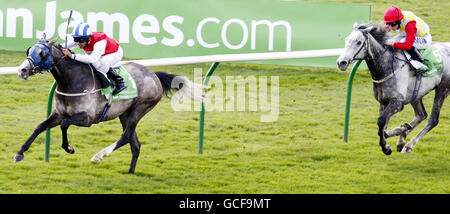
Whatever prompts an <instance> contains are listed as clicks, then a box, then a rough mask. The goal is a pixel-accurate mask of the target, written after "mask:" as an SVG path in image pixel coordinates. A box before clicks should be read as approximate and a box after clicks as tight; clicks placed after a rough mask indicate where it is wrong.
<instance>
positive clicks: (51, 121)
mask: <svg viewBox="0 0 450 214" xmlns="http://www.w3.org/2000/svg"><path fill="white" fill-rule="evenodd" d="M60 122H61V117H60V115H59V114H56V113H55V112H53V113H52V114H51V115H50V117H48V118H47V120H45V121H44V122H42V123H41V124H39V125H38V126H37V128H36V129H35V130H34V132H33V134H32V135H31V136H30V137H29V138H28V140H27V141H26V142H25V143H24V144H23V145H22V148H21V149H20V151H19V152H17V154H16V155H15V156H14V162H20V161H22V160H23V158H24V155H23V153H24V152H25V151H27V150H28V149H29V148H30V146H31V144H32V143H33V141H34V140H35V139H36V137H37V136H38V135H39V134H41V133H42V132H43V131H45V130H47V129H51V128H53V127H55V126H57V125H58V124H59V123H60Z"/></svg>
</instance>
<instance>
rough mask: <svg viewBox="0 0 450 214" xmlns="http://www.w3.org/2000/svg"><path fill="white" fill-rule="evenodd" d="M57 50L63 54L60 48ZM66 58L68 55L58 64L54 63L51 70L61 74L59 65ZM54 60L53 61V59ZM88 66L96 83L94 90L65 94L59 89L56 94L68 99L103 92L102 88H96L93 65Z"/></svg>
mask: <svg viewBox="0 0 450 214" xmlns="http://www.w3.org/2000/svg"><path fill="white" fill-rule="evenodd" d="M56 49H58V50H59V51H61V53H62V50H60V49H59V48H56ZM65 57H66V55H64V56H63V57H62V58H61V59H60V60H58V61H57V62H56V63H52V66H51V67H50V70H51V69H55V70H56V71H57V72H58V73H60V72H59V69H58V66H57V65H58V64H59V63H61V62H62V61H63V60H64V58H65ZM52 60H53V59H52ZM88 65H89V68H90V69H91V74H92V79H93V81H94V87H92V89H91V90H90V91H88V90H84V91H83V92H81V93H64V92H61V91H58V89H55V92H56V93H57V94H59V95H62V96H66V97H79V96H85V95H88V94H95V93H97V92H99V91H101V88H99V89H95V88H96V87H95V76H94V70H93V69H92V65H91V64H88Z"/></svg>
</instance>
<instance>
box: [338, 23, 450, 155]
mask: <svg viewBox="0 0 450 214" xmlns="http://www.w3.org/2000/svg"><path fill="white" fill-rule="evenodd" d="M390 38H391V34H390V33H388V32H387V31H386V30H384V28H383V26H382V25H379V24H374V25H357V24H355V25H354V30H353V32H351V33H350V35H349V36H348V37H347V38H346V40H345V49H344V52H343V53H342V54H341V55H340V56H339V58H338V60H337V65H338V67H339V69H340V70H342V71H345V70H346V69H347V68H348V66H349V65H350V64H351V63H353V62H354V61H355V60H365V61H366V63H367V66H368V68H369V71H370V74H371V76H372V81H373V93H374V96H375V99H376V100H377V101H378V102H379V103H380V112H379V114H380V115H379V117H378V122H377V123H378V135H379V136H380V146H381V148H382V150H383V152H384V154H386V155H390V154H391V153H392V149H391V147H390V146H389V145H387V144H386V138H388V137H393V136H399V135H400V137H399V140H398V141H397V151H398V152H402V153H411V152H412V149H413V148H414V146H415V145H416V144H417V143H418V142H419V140H420V139H421V138H422V137H423V136H424V135H425V134H426V133H427V132H429V131H430V130H431V129H432V128H434V127H435V126H436V125H437V124H438V122H439V112H440V110H441V107H442V104H443V102H444V100H445V98H446V97H447V96H448V95H449V94H450V47H449V46H448V45H445V44H443V43H433V44H432V46H434V47H435V48H437V49H438V50H439V51H440V53H441V56H442V60H443V63H444V71H443V72H442V73H441V74H438V75H434V76H430V77H423V78H422V83H421V87H420V88H419V89H418V90H417V88H416V87H415V83H416V75H415V71H413V70H412V67H411V66H410V65H409V63H408V60H407V58H406V55H405V54H404V53H403V51H402V50H398V49H393V48H392V47H390V46H389V47H386V46H385V45H384V44H385V41H386V40H388V39H390ZM432 90H435V97H434V103H433V108H432V112H431V117H430V118H429V119H428V123H427V124H426V126H425V127H424V128H423V130H422V131H420V132H419V133H418V134H417V135H416V136H415V137H413V138H412V139H411V141H410V142H409V143H408V144H406V142H405V139H406V136H407V135H408V134H409V133H410V132H411V131H412V130H413V129H414V128H415V127H416V126H417V125H418V124H419V123H420V122H422V121H423V120H425V119H426V118H427V112H426V110H425V108H424V106H423V102H422V97H423V96H425V95H427V94H428V93H429V92H430V91H432ZM406 104H411V105H412V107H413V109H414V112H415V117H414V119H413V120H412V122H410V123H409V124H408V123H405V124H403V125H401V126H399V127H396V128H394V129H392V130H390V131H388V132H385V130H386V127H387V125H388V123H389V119H390V118H391V116H392V115H394V114H395V113H397V112H400V111H402V110H403V107H404V105H406Z"/></svg>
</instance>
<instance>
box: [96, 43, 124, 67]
mask: <svg viewBox="0 0 450 214" xmlns="http://www.w3.org/2000/svg"><path fill="white" fill-rule="evenodd" d="M122 57H123V50H122V48H121V47H120V46H119V50H117V52H115V53H110V54H108V55H103V56H101V57H100V60H98V61H97V62H94V63H92V65H93V66H94V67H95V69H97V70H98V71H100V72H102V73H104V74H106V73H107V72H108V71H109V68H111V67H113V68H115V67H119V66H120V65H121V63H120V61H121V60H122Z"/></svg>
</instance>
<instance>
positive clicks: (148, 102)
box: [14, 38, 205, 173]
mask: <svg viewBox="0 0 450 214" xmlns="http://www.w3.org/2000/svg"><path fill="white" fill-rule="evenodd" d="M55 42H56V39H55V40H53V41H51V42H48V41H45V38H43V39H41V42H40V43H38V44H36V45H34V46H33V47H32V51H33V56H32V57H30V54H31V53H27V55H28V58H27V59H26V60H24V62H23V63H22V64H21V65H20V66H19V70H18V75H19V76H20V77H21V78H23V79H27V78H28V77H29V76H31V75H33V74H35V73H37V72H42V70H44V69H48V70H50V72H51V74H52V75H53V77H54V79H55V81H56V83H57V88H56V90H57V91H58V92H60V93H56V94H55V109H54V110H53V112H52V114H51V115H50V116H49V117H48V119H47V120H45V121H44V122H42V123H41V124H39V125H38V127H37V128H36V129H35V130H34V132H33V134H32V135H31V136H30V137H29V138H28V140H27V141H26V142H25V143H24V144H23V146H22V148H21V149H20V151H19V152H18V153H17V154H16V155H15V157H14V161H15V162H19V161H22V160H23V158H24V152H25V151H27V150H28V149H29V147H30V146H31V143H32V142H33V141H34V140H35V138H36V137H37V136H38V135H39V134H40V133H42V132H43V131H45V130H46V129H49V128H53V127H55V126H57V125H60V126H61V131H62V148H63V149H64V150H65V151H66V152H68V153H71V154H72V153H74V152H75V150H74V148H73V147H72V146H70V145H69V143H68V140H67V129H68V128H69V126H70V125H76V126H82V127H90V126H91V125H92V124H95V123H96V122H97V119H98V118H99V117H100V115H101V114H102V111H103V109H104V107H105V105H106V104H107V102H108V101H107V100H106V98H105V97H104V96H102V95H101V94H100V92H99V90H98V89H99V88H100V85H101V81H100V79H99V78H98V77H97V76H94V75H93V71H92V68H91V67H90V66H89V65H87V64H84V63H80V62H78V61H75V60H72V59H69V58H68V57H67V58H64V57H63V54H62V51H61V46H59V45H55ZM45 62H48V63H47V64H48V65H47V68H43V67H44V65H45V64H46V63H45ZM49 66H50V67H49ZM123 66H124V67H125V69H127V70H128V71H129V72H130V74H131V76H132V77H133V78H134V80H135V82H136V87H137V89H138V96H137V97H136V98H133V99H129V100H125V101H119V102H112V104H111V107H110V110H109V112H108V113H107V115H106V116H105V117H104V118H103V119H102V120H101V121H108V120H112V119H114V118H117V117H119V118H120V122H121V124H122V128H123V134H122V136H121V137H120V139H119V140H118V141H116V142H115V143H113V144H112V145H110V146H108V147H106V148H105V149H103V150H101V151H100V152H99V153H97V154H96V155H94V157H93V158H92V159H91V161H94V162H100V161H101V160H102V158H103V157H104V156H105V155H106V156H107V155H110V154H111V153H112V152H113V151H114V150H116V149H118V148H120V147H122V146H123V145H125V144H127V143H130V146H131V153H132V158H131V164H130V168H129V173H134V171H135V167H136V162H137V159H138V156H139V153H140V147H141V143H140V142H139V140H138V137H137V135H136V130H135V129H136V126H137V124H138V122H139V120H140V119H141V118H142V117H143V116H144V115H145V114H147V113H148V112H149V111H151V110H152V109H153V108H154V107H155V106H156V104H157V103H158V102H159V101H160V100H161V98H162V96H163V94H164V93H166V95H167V92H170V90H172V89H174V90H176V93H179V94H180V96H183V97H186V98H190V99H192V100H195V101H201V100H202V99H203V95H204V88H205V87H203V86H202V85H199V84H195V83H193V82H191V81H189V80H188V79H187V78H185V77H181V76H177V75H173V74H168V73H165V72H156V73H154V72H152V71H151V70H149V69H148V68H146V67H144V66H142V65H139V64H136V63H126V64H124V65H123ZM48 67H49V68H48ZM90 89H92V90H91V91H89V90H90Z"/></svg>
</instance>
